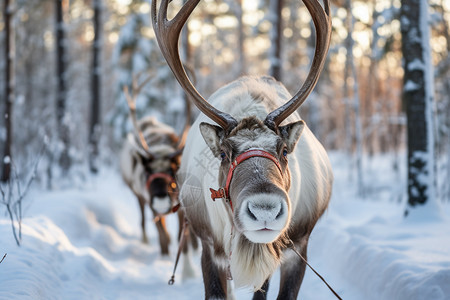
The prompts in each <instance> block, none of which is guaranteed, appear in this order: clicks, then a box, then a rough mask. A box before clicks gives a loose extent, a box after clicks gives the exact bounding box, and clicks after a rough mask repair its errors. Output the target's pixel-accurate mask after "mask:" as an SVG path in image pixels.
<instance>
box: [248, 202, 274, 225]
mask: <svg viewBox="0 0 450 300" xmlns="http://www.w3.org/2000/svg"><path fill="white" fill-rule="evenodd" d="M247 214H248V215H249V216H250V218H252V219H253V220H255V221H261V222H273V221H275V220H276V219H277V218H279V217H280V216H281V215H282V214H283V211H282V205H281V203H280V202H278V203H255V202H249V203H248V206H247Z"/></svg>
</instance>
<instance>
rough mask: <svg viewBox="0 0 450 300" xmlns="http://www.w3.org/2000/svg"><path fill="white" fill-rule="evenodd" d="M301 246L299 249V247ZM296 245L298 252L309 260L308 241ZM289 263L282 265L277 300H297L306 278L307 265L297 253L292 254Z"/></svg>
mask: <svg viewBox="0 0 450 300" xmlns="http://www.w3.org/2000/svg"><path fill="white" fill-rule="evenodd" d="M299 244H300V245H301V247H299V246H298V245H299ZM299 244H296V247H297V250H298V251H299V252H300V254H301V255H302V256H303V257H304V258H305V259H307V255H306V254H307V253H306V251H307V248H308V240H307V239H304V240H303V241H302V242H301V243H299ZM288 255H290V257H289V259H288V260H286V261H287V262H285V263H283V264H282V265H281V278H280V291H279V292H278V297H277V299H280V300H281V299H282V300H288V299H297V295H298V292H299V290H300V286H301V284H302V281H303V277H304V276H305V269H306V264H305V263H304V262H303V260H302V259H301V258H300V257H298V256H297V255H296V254H295V253H293V252H291V253H289V254H288Z"/></svg>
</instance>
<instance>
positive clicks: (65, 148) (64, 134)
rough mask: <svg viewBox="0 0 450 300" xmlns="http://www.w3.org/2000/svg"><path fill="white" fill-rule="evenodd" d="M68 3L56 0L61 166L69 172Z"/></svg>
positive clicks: (57, 103) (57, 111) (57, 115)
mask: <svg viewBox="0 0 450 300" xmlns="http://www.w3.org/2000/svg"><path fill="white" fill-rule="evenodd" d="M65 5H67V0H56V1H55V8H56V59H57V63H56V68H57V69H56V76H57V80H58V87H57V96H56V122H57V131H58V138H59V141H60V142H61V143H62V150H61V152H60V153H59V166H60V167H61V170H62V171H63V173H67V172H68V171H69V169H70V166H71V158H70V155H69V147H70V136H69V134H70V132H69V124H67V122H68V120H67V118H66V100H67V99H66V98H67V84H66V76H67V74H66V42H67V41H66V38H65V25H64V16H63V6H65Z"/></svg>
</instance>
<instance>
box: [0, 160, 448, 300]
mask: <svg viewBox="0 0 450 300" xmlns="http://www.w3.org/2000/svg"><path fill="white" fill-rule="evenodd" d="M331 160H332V164H333V168H334V173H335V177H336V182H335V185H334V190H333V196H332V200H331V204H330V207H329V209H328V211H327V212H326V213H325V215H324V216H323V217H322V219H321V220H320V221H319V223H318V224H317V226H316V227H315V229H314V231H313V234H312V235H311V238H310V244H309V248H308V254H309V255H308V257H309V262H310V264H311V265H312V266H313V267H314V268H315V269H316V270H317V271H318V272H319V273H321V275H322V276H323V277H324V278H325V279H326V280H327V281H328V282H329V284H330V285H331V286H332V287H333V288H334V289H335V290H336V291H337V292H338V293H339V294H340V296H341V297H342V298H343V299H346V300H357V299H358V300H361V299H365V300H366V299H368V300H370V299H396V300H402V299H408V300H414V299H433V300H441V299H450V284H449V282H450V219H449V216H450V203H449V201H448V200H449V199H447V202H445V203H443V204H442V207H441V212H442V215H441V216H440V217H439V218H436V217H434V216H432V217H430V216H428V215H427V214H422V215H421V214H420V210H419V209H417V210H414V211H413V214H411V215H409V216H408V218H406V219H405V218H404V217H403V214H404V208H405V203H404V200H403V198H404V197H402V195H404V193H405V192H404V191H406V188H405V181H406V179H405V170H404V168H402V169H401V171H400V172H395V171H392V169H391V167H390V163H391V162H392V157H391V156H381V157H375V158H372V159H369V158H366V161H368V163H367V164H366V165H365V173H366V176H365V178H366V179H367V180H366V182H370V183H371V186H370V188H368V189H367V190H368V193H367V195H366V197H365V199H361V198H358V196H357V188H356V186H355V184H353V183H352V182H348V174H347V173H348V164H349V159H348V157H347V156H345V155H343V154H339V153H333V154H332V155H331ZM402 160H403V161H402V163H403V166H404V165H405V164H404V161H405V157H402ZM23 204H24V206H23V207H24V219H23V222H22V246H21V247H17V246H16V243H15V240H14V237H13V235H12V232H11V225H10V222H9V219H8V218H7V216H6V215H5V214H4V213H3V212H4V210H3V207H2V206H0V212H1V214H0V237H1V239H0V258H1V257H3V255H4V254H5V253H7V256H6V257H5V259H4V260H3V262H1V263H0V299H2V300H3V299H11V300H14V299H21V300H22V299H33V300H34V299H177V300H183V299H202V298H204V296H203V283H202V279H201V269H200V253H199V252H195V253H193V256H192V260H193V262H194V267H195V272H196V277H195V278H191V279H188V280H185V281H183V280H182V276H181V273H182V265H183V258H182V261H181V263H180V265H179V268H178V270H177V275H176V278H175V284H174V285H173V286H169V285H168V284H167V282H168V280H169V279H170V276H171V273H172V270H173V264H174V260H175V253H176V250H177V245H176V243H172V245H171V253H172V254H171V256H169V257H162V256H161V255H160V254H159V247H158V243H157V235H156V229H155V228H154V226H153V225H152V224H149V225H148V234H149V236H150V245H143V244H141V243H140V228H139V209H138V205H137V201H136V200H135V199H134V198H133V196H132V194H131V192H130V191H129V190H128V189H127V187H126V186H125V184H124V183H123V182H122V180H121V178H120V176H119V174H118V172H117V171H116V170H115V169H113V168H107V167H104V168H103V171H102V172H101V174H100V175H99V176H97V177H91V178H89V180H88V181H87V182H86V183H85V186H84V187H83V188H79V187H73V188H70V189H61V190H54V191H47V190H42V189H40V188H39V187H37V186H34V187H33V188H32V189H31V190H30V192H29V194H28V196H27V198H26V199H25V200H24V203H23ZM148 219H150V216H148ZM168 226H169V230H170V232H171V234H172V237H173V238H174V237H175V236H176V233H177V221H176V216H174V215H172V216H169V218H168ZM278 281H279V273H278V272H277V273H275V274H274V276H273V278H272V282H271V286H270V289H269V295H268V299H275V298H276V294H277V290H278ZM235 294H236V299H251V293H250V291H248V290H245V289H241V290H238V291H236V293H235ZM299 299H306V300H308V299H335V298H334V296H333V294H332V293H331V292H330V291H329V290H328V289H327V287H326V286H325V285H324V284H323V283H322V282H321V281H320V280H319V278H317V277H316V276H315V275H314V274H313V273H312V271H311V270H309V269H307V271H306V275H305V279H304V281H303V284H302V288H301V291H300V294H299Z"/></svg>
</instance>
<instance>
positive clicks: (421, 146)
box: [401, 0, 438, 215]
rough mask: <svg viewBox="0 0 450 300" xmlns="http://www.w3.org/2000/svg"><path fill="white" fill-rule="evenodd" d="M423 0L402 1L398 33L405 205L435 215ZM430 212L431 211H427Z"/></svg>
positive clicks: (430, 93) (430, 95)
mask: <svg viewBox="0 0 450 300" xmlns="http://www.w3.org/2000/svg"><path fill="white" fill-rule="evenodd" d="M428 18H429V17H428V3H427V1H426V0H402V6H401V32H402V52H403V64H404V65H403V69H404V86H403V101H404V102H405V103H406V115H407V137H408V157H407V159H408V162H407V163H408V184H407V186H408V187H407V190H408V204H407V208H406V211H405V215H408V214H409V213H410V212H412V211H413V210H415V209H418V207H420V209H422V212H424V213H425V212H426V210H423V209H424V208H427V209H428V212H432V213H433V212H436V211H437V209H438V201H437V197H436V190H435V151H434V126H433V118H434V113H433V101H434V86H433V74H432V62H431V50H430V29H429V24H428ZM430 209H431V210H430Z"/></svg>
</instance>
